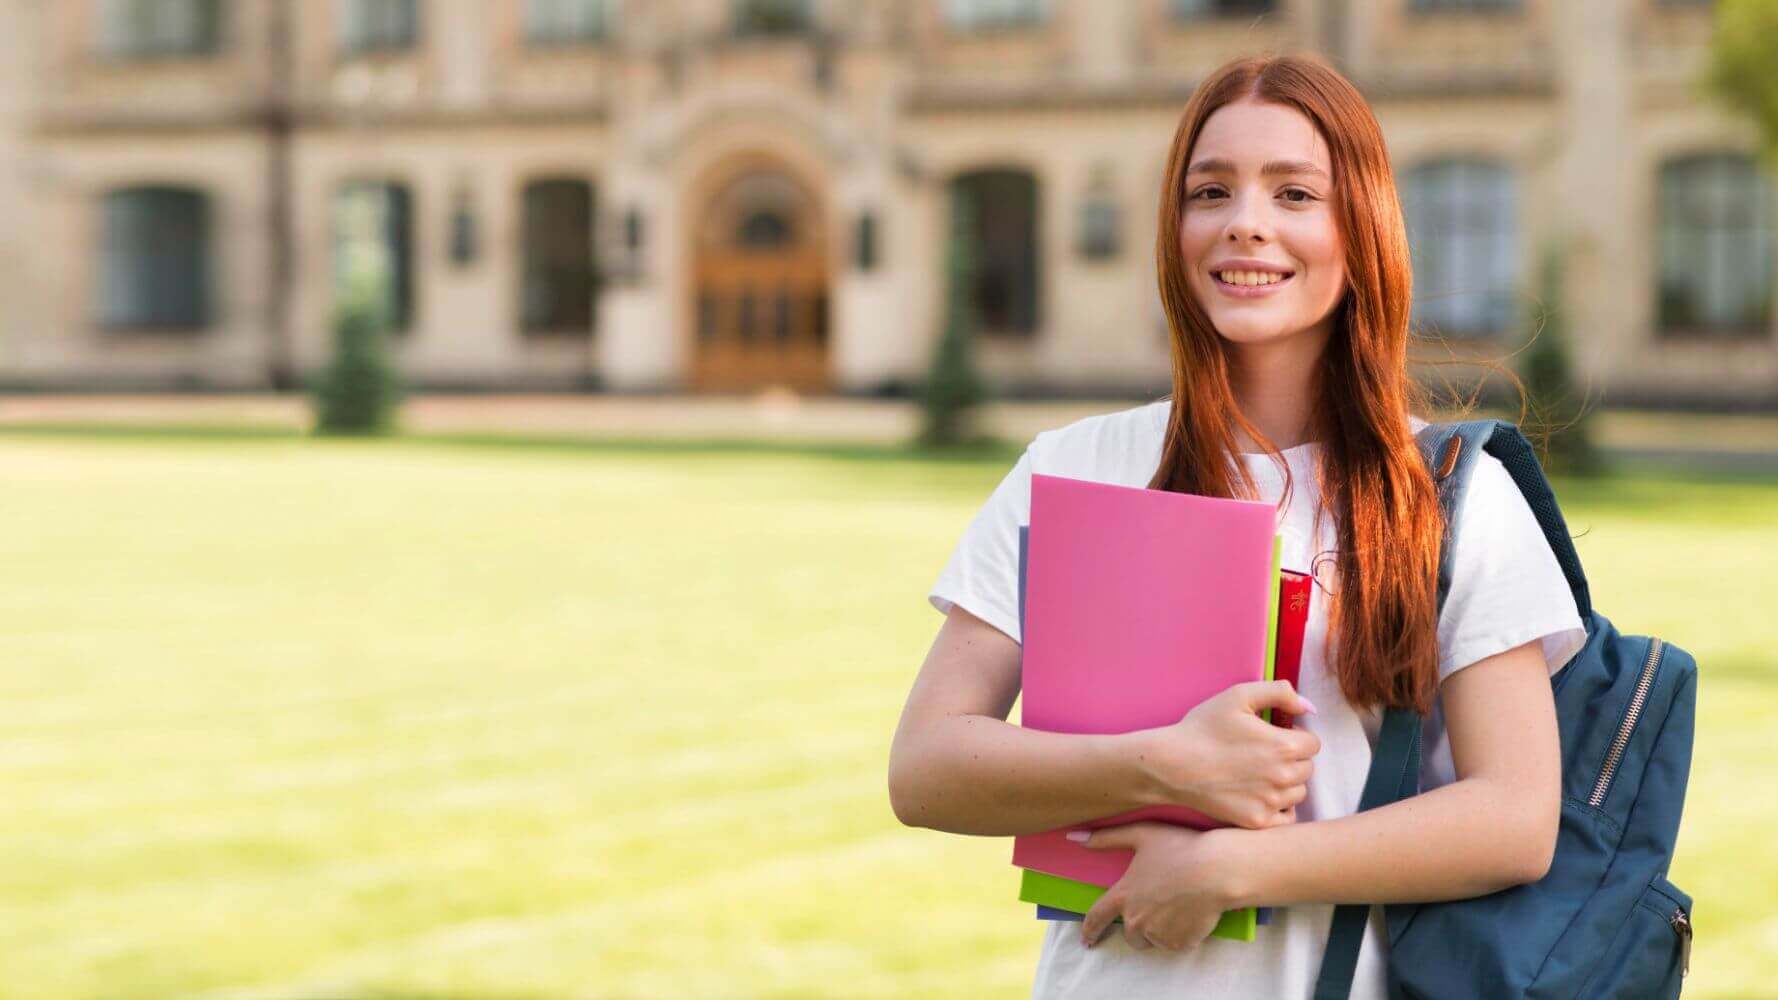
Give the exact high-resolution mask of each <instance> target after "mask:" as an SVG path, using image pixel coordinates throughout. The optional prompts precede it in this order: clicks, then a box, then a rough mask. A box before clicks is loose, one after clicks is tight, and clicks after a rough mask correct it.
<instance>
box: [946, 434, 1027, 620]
mask: <svg viewBox="0 0 1778 1000" xmlns="http://www.w3.org/2000/svg"><path fill="white" fill-rule="evenodd" d="M1030 520H1031V449H1030V448H1029V447H1027V448H1026V449H1025V452H1024V454H1022V455H1020V456H1019V460H1018V461H1017V462H1015V463H1014V464H1013V467H1012V470H1011V471H1009V472H1008V473H1007V474H1006V476H1005V477H1004V478H1002V479H1001V480H1000V485H998V486H996V487H994V492H993V493H991V494H989V496H988V499H987V501H986V502H985V503H983V504H982V507H981V509H980V510H978V511H976V514H975V517H974V518H973V519H972V520H971V521H970V522H969V525H968V526H967V527H965V528H964V529H963V537H962V538H961V539H959V540H958V542H957V546H956V548H954V549H952V550H951V558H950V561H948V562H946V563H945V567H944V569H943V570H942V571H940V573H939V574H938V579H937V580H936V581H935V582H934V583H933V584H932V590H931V592H930V593H929V594H927V597H926V599H927V601H928V602H930V603H931V604H932V606H933V607H935V608H937V609H938V610H939V613H940V614H946V615H948V614H950V613H951V607H952V605H956V604H960V605H962V606H963V609H964V610H965V611H968V612H969V613H970V614H972V615H975V616H976V617H977V618H980V619H981V620H982V621H985V622H987V623H988V624H990V625H992V626H994V627H995V628H997V629H999V630H1000V631H1002V632H1004V633H1006V634H1007V636H1009V637H1010V638H1011V639H1012V640H1013V641H1014V642H1019V641H1020V637H1019V526H1020V525H1023V524H1029V523H1030Z"/></svg>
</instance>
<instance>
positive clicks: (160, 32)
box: [99, 0, 221, 59]
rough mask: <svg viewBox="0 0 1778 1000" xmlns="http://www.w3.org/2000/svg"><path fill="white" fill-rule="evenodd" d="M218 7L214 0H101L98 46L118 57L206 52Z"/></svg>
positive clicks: (214, 37)
mask: <svg viewBox="0 0 1778 1000" xmlns="http://www.w3.org/2000/svg"><path fill="white" fill-rule="evenodd" d="M220 8H221V4H220V3H219V2H218V0H103V2H102V3H101V4H100V6H99V50H100V52H102V53H103V54H104V55H107V56H112V57H116V58H122V59H154V58H164V57H175V58H176V57H181V56H201V55H209V54H210V53H213V52H215V51H216V49H217V42H218V38H219V36H220V32H219V30H218V22H219V20H220V17H221V9H220Z"/></svg>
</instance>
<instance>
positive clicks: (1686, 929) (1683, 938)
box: [1667, 910, 1692, 979]
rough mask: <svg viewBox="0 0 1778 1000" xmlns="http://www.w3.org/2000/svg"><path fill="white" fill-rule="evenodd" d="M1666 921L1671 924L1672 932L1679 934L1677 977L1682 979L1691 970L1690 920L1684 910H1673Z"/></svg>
mask: <svg viewBox="0 0 1778 1000" xmlns="http://www.w3.org/2000/svg"><path fill="white" fill-rule="evenodd" d="M1667 922H1668V923H1670V924H1672V925H1673V933H1675V934H1678V935H1679V978H1681V979H1684V978H1685V977H1686V974H1687V973H1689V972H1691V971H1692V921H1691V918H1690V917H1688V916H1686V915H1685V911H1684V910H1674V911H1673V915H1672V916H1670V917H1668V918H1667Z"/></svg>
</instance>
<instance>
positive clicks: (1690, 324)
mask: <svg viewBox="0 0 1778 1000" xmlns="http://www.w3.org/2000/svg"><path fill="white" fill-rule="evenodd" d="M1773 207H1774V206H1773V195H1772V182H1771V179H1770V178H1769V177H1766V176H1764V175H1763V174H1762V173H1761V171H1760V169H1759V165H1758V163H1757V162H1756V161H1755V160H1754V158H1753V157H1751V156H1744V155H1741V154H1739V153H1719V154H1709V155H1702V156H1687V157H1683V158H1679V159H1674V160H1670V161H1668V162H1667V163H1665V164H1662V166H1661V174H1660V223H1659V225H1660V236H1659V239H1660V271H1661V274H1660V296H1659V305H1658V312H1659V326H1660V329H1662V330H1663V331H1667V332H1670V333H1680V334H1687V333H1691V334H1697V333H1704V334H1708V333H1718V334H1736V333H1750V332H1758V333H1763V332H1765V331H1767V330H1769V329H1770V328H1771V325H1772V280H1773V279H1772V267H1773V250H1772V243H1773V232H1772V230H1773V222H1772V212H1773Z"/></svg>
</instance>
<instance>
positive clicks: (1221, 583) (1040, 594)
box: [1013, 473, 1276, 886]
mask: <svg viewBox="0 0 1778 1000" xmlns="http://www.w3.org/2000/svg"><path fill="white" fill-rule="evenodd" d="M1275 539H1276V512H1275V510H1274V508H1273V506H1272V505H1271V504H1269V503H1264V502H1261V501H1255V500H1230V499H1222V498H1216V497H1202V496H1196V495H1193V494H1187V493H1172V492H1168V491H1165V490H1149V489H1142V488H1138V487H1130V486H1116V485H1112V484H1109V483H1095V482H1089V481H1086V480H1081V479H1072V478H1069V477H1065V476H1050V475H1043V474H1041V473H1039V474H1034V475H1033V476H1032V477H1031V526H1030V539H1029V553H1028V568H1027V571H1028V578H1027V580H1026V587H1027V591H1026V609H1025V618H1026V621H1025V626H1024V633H1023V636H1022V639H1023V647H1024V666H1023V676H1022V684H1023V695H1022V697H1023V709H1022V715H1021V723H1022V724H1023V725H1025V726H1027V727H1029V728H1032V729H1042V730H1047V731H1050V732H1063V733H1119V732H1128V731H1130V730H1135V729H1148V728H1151V727H1154V726H1163V725H1168V724H1171V723H1174V722H1178V721H1179V720H1180V719H1181V718H1183V717H1184V716H1185V714H1186V713H1187V712H1189V711H1190V710H1191V709H1192V708H1193V707H1194V706H1196V705H1197V704H1198V703H1199V702H1201V701H1203V700H1205V699H1206V698H1209V697H1210V696H1212V695H1214V694H1216V693H1218V692H1220V691H1223V690H1224V689H1226V688H1228V687H1229V686H1230V685H1233V684H1238V683H1241V682H1244V681H1256V680H1263V679H1264V677H1265V661H1266V639H1267V633H1268V631H1269V629H1268V625H1267V616H1268V613H1269V611H1270V604H1271V595H1270V593H1269V591H1271V590H1272V588H1274V587H1275V586H1276V584H1275V582H1274V580H1275V577H1274V576H1273V575H1272V573H1273V559H1274V557H1275V552H1276V550H1275ZM1142 819H1165V820H1168V821H1171V822H1175V823H1182V824H1186V825H1190V826H1193V827H1196V828H1198V829H1208V828H1210V827H1214V826H1222V825H1224V824H1222V823H1219V822H1217V821H1215V820H1212V819H1211V818H1210V817H1208V816H1205V815H1203V814H1202V813H1199V812H1196V811H1194V810H1191V809H1188V808H1186V807H1184V806H1156V807H1151V808H1146V809H1138V810H1135V811H1132V812H1126V813H1121V814H1118V815H1115V816H1107V817H1105V818H1103V819H1100V820H1096V821H1094V822H1091V823H1085V824H1081V826H1082V827H1086V828H1096V827H1101V826H1114V825H1117V824H1121V823H1130V822H1135V821H1137V820H1142ZM1076 828H1078V827H1067V828H1064V829H1058V830H1052V831H1049V832H1046V833H1040V834H1028V835H1023V836H1019V837H1015V838H1014V840H1013V864H1015V865H1018V866H1019V867H1021V868H1029V869H1034V870H1036V871H1041V872H1048V873H1049V874H1051V875H1060V876H1062V877H1064V878H1069V879H1074V880H1077V881H1081V882H1090V883H1093V884H1095V885H1101V886H1109V885H1111V884H1113V883H1114V882H1116V881H1117V880H1118V878H1120V877H1121V876H1122V875H1123V873H1124V870H1125V869H1126V868H1128V867H1129V863H1130V857H1131V854H1130V852H1129V851H1093V850H1088V849H1087V848H1084V847H1081V846H1080V845H1078V844H1075V843H1073V842H1071V841H1069V840H1068V839H1066V836H1065V834H1066V833H1067V832H1068V830H1070V829H1076Z"/></svg>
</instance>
